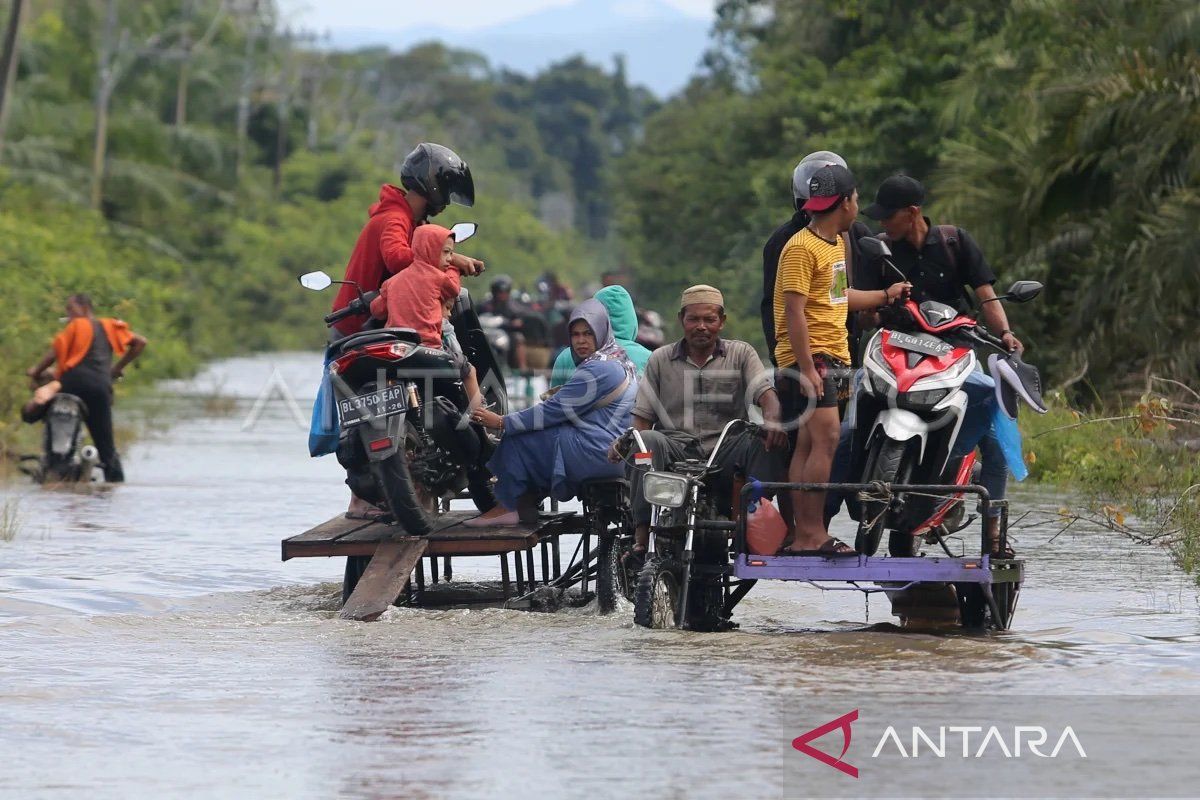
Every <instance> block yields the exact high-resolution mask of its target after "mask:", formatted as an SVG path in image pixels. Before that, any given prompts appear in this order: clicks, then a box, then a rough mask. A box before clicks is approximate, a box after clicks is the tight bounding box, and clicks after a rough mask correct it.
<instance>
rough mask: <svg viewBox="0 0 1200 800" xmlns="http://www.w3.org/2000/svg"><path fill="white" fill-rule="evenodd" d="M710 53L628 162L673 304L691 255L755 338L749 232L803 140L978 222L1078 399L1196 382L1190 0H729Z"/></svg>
mask: <svg viewBox="0 0 1200 800" xmlns="http://www.w3.org/2000/svg"><path fill="white" fill-rule="evenodd" d="M707 66H708V68H707V70H706V71H705V73H704V74H703V75H701V76H699V77H697V78H696V79H695V80H694V81H693V82H692V84H691V85H690V86H689V87H688V88H687V90H686V91H685V92H683V93H682V94H681V95H680V96H678V97H676V98H673V99H672V100H671V101H670V102H668V103H667V104H665V106H664V107H663V108H662V109H661V110H660V111H659V112H658V113H657V114H656V115H655V116H653V117H652V118H651V119H650V120H649V121H648V123H647V126H646V136H645V137H644V139H643V141H642V143H641V144H640V145H639V146H638V147H637V148H636V150H635V151H634V153H633V154H632V155H631V157H629V158H627V159H625V160H624V161H623V162H622V177H621V180H620V182H619V184H620V186H621V189H622V196H623V199H624V202H623V204H622V217H621V230H622V232H623V234H624V236H623V238H622V241H623V243H624V244H625V245H626V246H627V247H628V253H629V256H630V257H631V258H632V259H633V260H634V262H635V263H637V264H639V265H641V266H643V269H642V270H641V271H640V272H639V277H640V278H641V280H642V285H643V286H644V288H645V289H646V290H648V291H650V292H652V293H653V294H655V295H656V296H658V297H659V298H660V299H661V300H662V301H663V302H665V301H666V298H667V297H669V296H670V295H671V294H672V293H674V292H675V291H676V290H677V286H676V285H675V284H676V283H677V281H676V279H675V277H674V276H675V275H678V274H680V271H681V270H686V271H687V272H688V273H689V274H693V273H699V274H701V275H703V276H705V277H707V278H710V279H711V280H712V282H714V283H717V284H719V285H721V286H723V287H724V288H725V289H726V290H727V291H728V292H729V293H730V294H731V295H733V297H734V298H735V302H734V303H733V306H734V311H735V312H736V314H737V318H738V320H739V324H738V327H737V330H738V331H739V332H741V333H742V334H743V335H744V336H746V338H749V339H750V340H751V341H756V342H757V341H758V339H759V338H761V337H760V336H758V335H755V333H754V331H755V330H756V329H755V325H756V322H755V320H754V319H753V315H754V313H755V307H756V304H757V301H758V287H757V284H756V283H755V282H754V281H748V280H745V275H746V274H747V272H753V273H757V271H758V263H759V261H758V259H759V251H760V248H761V246H762V243H763V241H764V240H765V239H766V237H767V235H768V234H769V233H770V231H771V230H772V229H773V228H774V227H775V226H776V225H778V224H781V223H782V222H783V221H784V220H785V219H786V218H787V217H788V215H789V214H790V191H789V190H790V185H789V177H790V171H791V168H792V167H793V166H794V165H795V162H796V161H797V160H798V159H799V158H800V157H801V156H802V155H803V154H805V153H806V152H809V151H812V150H817V149H831V150H836V151H838V152H840V153H841V154H842V155H843V156H845V157H846V159H847V160H848V161H849V163H850V166H851V168H852V169H853V170H854V172H855V174H856V176H857V177H858V179H859V181H860V184H861V187H862V190H863V192H864V194H866V195H867V196H868V197H870V196H871V195H873V193H874V190H875V187H876V186H877V185H878V183H879V181H880V180H882V179H883V178H884V177H886V176H888V175H890V174H892V173H895V172H906V173H908V174H911V175H914V176H916V177H918V178H920V179H921V180H922V181H924V182H925V183H926V185H927V186H928V187H929V189H930V195H931V199H932V200H933V203H932V208H931V212H932V215H933V217H934V218H935V221H944V222H953V223H955V224H958V225H961V226H962V227H964V228H967V229H968V230H970V231H971V232H972V233H973V234H974V235H975V236H976V238H977V239H979V241H980V242H981V243H982V244H983V246H984V248H985V251H986V253H987V255H988V257H989V259H990V260H991V262H992V263H993V265H994V267H995V268H996V269H997V272H998V273H999V275H1000V278H1001V284H1006V283H1007V282H1009V281H1011V280H1014V279H1016V278H1034V279H1037V280H1041V281H1043V282H1044V283H1045V284H1046V286H1047V290H1046V293H1045V294H1044V295H1043V297H1042V298H1041V299H1040V300H1039V301H1038V302H1037V303H1036V304H1034V305H1032V306H1029V307H1026V308H1020V309H1016V310H1015V311H1013V312H1010V313H1012V314H1013V316H1014V318H1015V323H1016V325H1017V327H1018V330H1019V331H1020V332H1021V333H1022V334H1023V335H1024V340H1025V341H1026V343H1027V344H1028V345H1029V346H1030V348H1029V349H1030V357H1031V359H1032V360H1035V361H1036V362H1037V363H1039V364H1041V365H1042V367H1043V369H1044V371H1045V373H1046V374H1047V376H1048V378H1049V379H1050V382H1051V383H1052V384H1057V383H1061V382H1066V381H1068V380H1071V379H1074V378H1083V380H1082V381H1081V382H1079V383H1078V384H1077V385H1076V387H1075V389H1076V392H1077V394H1076V399H1078V400H1085V401H1088V402H1092V401H1094V400H1095V399H1096V398H1097V395H1094V394H1091V393H1090V392H1087V391H1086V390H1085V388H1084V387H1086V386H1089V385H1090V386H1091V387H1093V388H1094V389H1095V390H1096V391H1097V392H1099V393H1102V394H1101V395H1100V396H1107V395H1108V392H1109V390H1111V389H1114V388H1116V389H1125V388H1130V387H1135V388H1137V389H1138V391H1140V390H1141V389H1142V388H1143V387H1144V386H1145V385H1146V382H1147V376H1148V375H1149V374H1152V373H1155V374H1159V375H1170V376H1172V377H1175V378H1178V379H1181V380H1184V381H1188V382H1191V383H1193V384H1194V383H1195V380H1196V378H1198V377H1200V339H1198V338H1197V337H1196V336H1194V335H1190V329H1191V327H1192V326H1191V325H1190V324H1188V322H1187V320H1189V319H1190V317H1191V316H1192V315H1193V313H1194V308H1195V307H1196V305H1197V302H1198V301H1200V270H1198V269H1197V268H1196V261H1197V254H1198V253H1200V7H1197V5H1196V4H1195V3H1191V2H1182V1H1176V0H1142V2H1136V3H1132V2H1124V1H1123V0H1088V2H1086V3H1079V2H1067V1H1066V0H1011V2H1007V3H994V2H988V1H987V0H963V1H962V2H955V3H942V2H924V1H923V0H916V1H914V2H909V1H907V0H906V1H905V2H899V1H898V0H806V2H804V3H793V2H783V1H782V0H724V2H722V3H720V4H719V11H718V23H717V28H716V38H715V40H714V47H713V50H712V52H711V53H710V55H709V57H708V59H707Z"/></svg>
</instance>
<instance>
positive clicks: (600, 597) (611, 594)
mask: <svg viewBox="0 0 1200 800" xmlns="http://www.w3.org/2000/svg"><path fill="white" fill-rule="evenodd" d="M596 538H597V539H599V540H600V543H599V545H598V546H597V548H596V603H597V605H598V606H599V609H600V613H601V614H611V613H612V612H613V611H616V609H617V596H618V595H620V594H624V593H625V583H626V581H625V568H624V566H623V565H622V563H621V555H622V548H621V546H620V545H621V543H620V541H619V538H618V537H617V536H616V534H614V533H612V532H610V531H605V532H603V533H600V534H597V537H596Z"/></svg>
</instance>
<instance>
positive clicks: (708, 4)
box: [279, 0, 716, 31]
mask: <svg viewBox="0 0 1200 800" xmlns="http://www.w3.org/2000/svg"><path fill="white" fill-rule="evenodd" d="M571 2H572V0H503V2H499V1H498V0H432V2H431V1H430V0H279V6H280V8H281V9H282V11H283V13H284V16H285V18H286V19H287V20H288V21H289V22H292V23H293V24H296V25H298V26H299V27H304V28H309V29H315V30H317V31H322V30H326V29H331V28H354V27H373V26H377V25H380V24H381V22H382V23H383V24H384V25H385V26H386V27H387V28H389V29H392V30H401V29H404V28H410V27H413V26H416V25H427V24H433V25H436V26H438V27H441V28H453V29H459V30H470V29H473V28H483V27H487V26H489V25H495V24H497V23H501V22H507V21H509V20H513V19H517V18H518V17H522V16H524V15H526V14H529V13H531V12H535V11H541V10H543V9H548V8H554V7H556V6H566V5H570V4H571ZM664 2H666V3H668V4H669V5H672V6H674V7H675V8H678V9H679V10H680V11H682V12H684V13H685V14H687V15H689V16H692V17H696V18H697V19H708V18H710V17H711V16H712V14H713V7H714V6H715V5H716V0H664Z"/></svg>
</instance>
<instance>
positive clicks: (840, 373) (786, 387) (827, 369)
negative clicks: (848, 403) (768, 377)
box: [775, 353, 850, 430]
mask: <svg viewBox="0 0 1200 800" xmlns="http://www.w3.org/2000/svg"><path fill="white" fill-rule="evenodd" d="M813 365H814V366H815V367H816V368H817V374H818V375H820V376H821V380H822V389H823V391H822V394H821V397H820V398H815V397H812V396H810V395H809V394H808V391H809V387H808V386H807V385H806V384H805V382H803V381H802V380H801V376H800V368H799V367H798V366H797V365H796V364H792V365H790V366H788V367H786V368H784V369H777V370H775V392H776V393H777V394H778V395H779V405H780V408H781V411H782V412H783V421H784V425H785V426H786V427H788V428H789V430H795V428H796V420H798V419H800V418H801V417H802V416H805V415H807V414H809V413H810V412H811V410H812V409H815V408H836V407H837V405H838V400H839V399H843V397H842V395H849V392H850V379H849V370H848V368H847V365H846V364H845V363H844V362H842V361H841V360H839V359H836V358H832V357H830V356H827V355H825V354H824V353H817V354H816V355H814V356H813Z"/></svg>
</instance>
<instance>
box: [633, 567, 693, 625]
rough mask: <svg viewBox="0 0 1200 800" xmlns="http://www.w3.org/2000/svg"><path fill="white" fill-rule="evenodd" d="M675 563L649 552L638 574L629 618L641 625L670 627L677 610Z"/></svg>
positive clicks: (677, 583)
mask: <svg viewBox="0 0 1200 800" xmlns="http://www.w3.org/2000/svg"><path fill="white" fill-rule="evenodd" d="M680 572H681V569H680V566H679V564H678V563H677V562H676V561H674V560H672V559H668V558H663V557H662V556H659V555H653V556H650V557H649V558H647V559H646V563H645V565H644V566H643V567H642V571H641V572H640V573H638V582H637V588H636V589H635V590H634V593H633V621H634V623H636V624H638V625H640V626H642V627H643V628H657V629H665V628H674V627H675V620H676V619H677V618H678V611H679V574H680Z"/></svg>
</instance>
